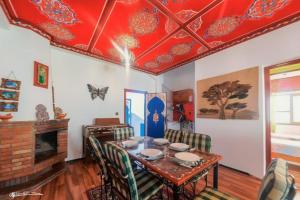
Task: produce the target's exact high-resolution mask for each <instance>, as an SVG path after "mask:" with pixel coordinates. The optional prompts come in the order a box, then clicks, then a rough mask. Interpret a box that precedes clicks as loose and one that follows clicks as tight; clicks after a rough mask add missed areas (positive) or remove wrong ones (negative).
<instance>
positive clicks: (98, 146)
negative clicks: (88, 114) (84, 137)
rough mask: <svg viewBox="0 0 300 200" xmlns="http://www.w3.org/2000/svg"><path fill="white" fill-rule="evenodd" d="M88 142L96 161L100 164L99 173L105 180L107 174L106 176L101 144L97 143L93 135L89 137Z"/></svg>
mask: <svg viewBox="0 0 300 200" xmlns="http://www.w3.org/2000/svg"><path fill="white" fill-rule="evenodd" d="M89 140H90V143H91V146H92V148H93V150H94V153H95V155H96V157H97V159H98V161H99V162H100V163H99V166H100V169H101V173H102V175H103V176H104V178H105V180H107V179H108V174H107V169H106V165H105V159H104V149H103V147H102V145H101V143H100V142H99V140H98V139H97V138H96V137H95V136H94V135H90V136H89Z"/></svg>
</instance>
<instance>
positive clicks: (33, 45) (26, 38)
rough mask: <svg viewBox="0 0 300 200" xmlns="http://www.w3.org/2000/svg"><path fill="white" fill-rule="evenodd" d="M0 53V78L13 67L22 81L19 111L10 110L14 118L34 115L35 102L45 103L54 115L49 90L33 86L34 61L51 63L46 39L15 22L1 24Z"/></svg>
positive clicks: (30, 117) (32, 116) (19, 118)
mask: <svg viewBox="0 0 300 200" xmlns="http://www.w3.org/2000/svg"><path fill="white" fill-rule="evenodd" d="M0 55H1V56H0V78H7V76H8V75H9V74H10V72H11V71H13V72H14V74H15V76H16V78H17V79H18V80H20V81H22V83H21V90H20V99H19V100H20V101H19V112H16V113H13V115H14V120H33V119H35V106H36V105H38V104H40V103H41V104H44V105H45V106H46V107H48V111H49V113H50V114H51V115H53V112H52V109H51V108H52V107H51V90H46V89H43V88H38V87H35V86H33V62H34V61H38V62H40V63H43V64H45V65H49V64H50V45H49V41H48V40H46V39H44V38H42V37H40V36H38V35H37V34H36V33H34V32H32V31H28V30H26V29H23V28H19V27H16V26H10V27H9V28H8V29H1V28H0ZM50 76H51V72H50ZM11 78H13V77H11ZM50 85H51V84H50ZM0 114H4V113H0Z"/></svg>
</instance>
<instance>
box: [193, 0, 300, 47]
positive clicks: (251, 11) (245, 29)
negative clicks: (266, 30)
mask: <svg viewBox="0 0 300 200" xmlns="http://www.w3.org/2000/svg"><path fill="white" fill-rule="evenodd" d="M234 3H236V0H224V1H223V2H222V3H220V4H219V5H217V6H216V7H214V8H213V9H211V10H210V11H209V12H207V13H205V14H204V15H203V16H202V17H201V18H202V22H203V23H202V26H201V28H200V29H199V30H197V31H196V32H197V34H198V35H199V36H200V37H202V38H203V39H204V40H205V41H206V42H207V43H209V46H210V47H211V48H214V47H216V46H219V45H222V44H225V43H228V42H230V41H233V40H235V39H237V38H240V37H243V36H244V35H246V34H248V33H250V32H253V31H256V30H259V29H260V28H263V27H266V26H268V25H270V24H272V23H274V22H278V21H280V20H282V19H284V18H286V17H288V16H293V15H295V14H297V13H299V10H300V2H299V1H291V0H256V1H253V0H239V6H232V5H233V4H234Z"/></svg>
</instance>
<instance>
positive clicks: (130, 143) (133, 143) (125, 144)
mask: <svg viewBox="0 0 300 200" xmlns="http://www.w3.org/2000/svg"><path fill="white" fill-rule="evenodd" d="M138 144H139V142H138V141H136V140H126V141H123V142H122V145H123V147H125V148H126V147H134V146H136V145H138Z"/></svg>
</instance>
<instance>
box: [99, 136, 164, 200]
mask: <svg viewBox="0 0 300 200" xmlns="http://www.w3.org/2000/svg"><path fill="white" fill-rule="evenodd" d="M104 152H105V154H106V157H107V160H108V162H106V164H107V169H108V174H109V176H110V179H111V182H112V190H113V192H112V194H113V198H115V196H114V195H116V196H117V197H118V199H124V200H125V199H126V200H127V199H131V200H147V199H150V198H151V197H153V196H154V195H155V194H157V193H158V192H160V191H161V189H162V188H163V184H162V182H161V181H160V180H159V179H158V178H156V177H155V176H154V175H152V174H150V173H149V172H147V171H145V170H144V169H139V170H135V171H133V169H132V167H131V163H130V159H129V156H128V153H127V152H126V151H125V150H124V149H122V148H120V147H119V146H117V145H115V144H113V143H110V142H107V143H105V144H104Z"/></svg>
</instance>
